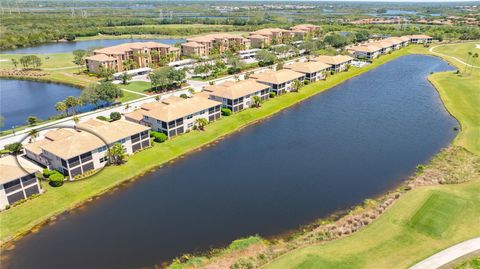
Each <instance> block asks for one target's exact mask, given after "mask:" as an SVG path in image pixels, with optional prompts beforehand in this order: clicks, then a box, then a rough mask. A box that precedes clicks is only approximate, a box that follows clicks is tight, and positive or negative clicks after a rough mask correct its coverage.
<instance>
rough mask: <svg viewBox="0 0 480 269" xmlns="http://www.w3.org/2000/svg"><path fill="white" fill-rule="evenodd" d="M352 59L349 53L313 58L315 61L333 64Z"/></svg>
mask: <svg viewBox="0 0 480 269" xmlns="http://www.w3.org/2000/svg"><path fill="white" fill-rule="evenodd" d="M351 60H353V58H352V57H350V56H347V55H335V56H328V55H321V56H318V57H316V58H314V59H313V61H316V62H322V63H326V64H331V65H337V64H343V63H345V62H348V61H351Z"/></svg>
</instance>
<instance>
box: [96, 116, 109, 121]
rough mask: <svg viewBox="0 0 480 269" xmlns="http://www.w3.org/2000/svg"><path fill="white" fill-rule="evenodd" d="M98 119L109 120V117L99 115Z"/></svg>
mask: <svg viewBox="0 0 480 269" xmlns="http://www.w3.org/2000/svg"><path fill="white" fill-rule="evenodd" d="M97 120H103V121H108V119H107V117H105V116H98V117H97Z"/></svg>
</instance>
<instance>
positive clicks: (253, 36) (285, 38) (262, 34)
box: [248, 28, 295, 48]
mask: <svg viewBox="0 0 480 269" xmlns="http://www.w3.org/2000/svg"><path fill="white" fill-rule="evenodd" d="M294 36H295V34H294V33H293V32H292V31H289V30H285V29H281V28H265V29H260V30H257V31H254V32H251V33H250V34H249V37H248V38H249V39H250V41H251V44H252V47H254V48H264V47H268V46H270V45H277V44H283V43H287V42H289V41H292V39H293V37H294Z"/></svg>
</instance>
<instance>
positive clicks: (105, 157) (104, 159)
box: [100, 156, 108, 163]
mask: <svg viewBox="0 0 480 269" xmlns="http://www.w3.org/2000/svg"><path fill="white" fill-rule="evenodd" d="M106 161H108V156H104V157H102V158H100V163H104V162H106Z"/></svg>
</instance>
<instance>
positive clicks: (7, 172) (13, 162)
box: [0, 155, 43, 210]
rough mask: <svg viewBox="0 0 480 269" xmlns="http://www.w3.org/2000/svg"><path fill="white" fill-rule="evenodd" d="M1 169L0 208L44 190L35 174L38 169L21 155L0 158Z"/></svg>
mask: <svg viewBox="0 0 480 269" xmlns="http://www.w3.org/2000/svg"><path fill="white" fill-rule="evenodd" d="M19 163H20V164H19ZM0 171H1V172H0V210H3V209H5V207H7V206H10V205H12V204H14V203H15V202H18V201H20V200H22V199H26V198H28V197H30V196H32V195H34V194H40V193H42V192H43V190H42V188H41V187H40V184H39V183H38V179H37V177H36V176H35V173H36V172H38V169H37V168H35V167H34V166H32V165H31V164H28V163H27V162H26V161H22V159H21V157H19V158H18V159H17V158H16V157H15V156H11V155H9V156H6V157H2V158H0Z"/></svg>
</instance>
